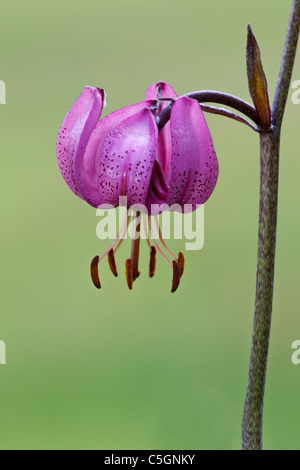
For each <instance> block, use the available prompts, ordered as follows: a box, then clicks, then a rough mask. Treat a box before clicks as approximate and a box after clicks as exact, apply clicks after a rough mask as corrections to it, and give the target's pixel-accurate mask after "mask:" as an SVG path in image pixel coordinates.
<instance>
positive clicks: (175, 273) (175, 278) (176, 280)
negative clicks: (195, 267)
mask: <svg viewBox="0 0 300 470" xmlns="http://www.w3.org/2000/svg"><path fill="white" fill-rule="evenodd" d="M179 282H180V268H179V264H178V262H177V261H175V260H174V261H173V281H172V290H171V292H172V294H173V293H174V292H176V290H177V288H178V286H179Z"/></svg>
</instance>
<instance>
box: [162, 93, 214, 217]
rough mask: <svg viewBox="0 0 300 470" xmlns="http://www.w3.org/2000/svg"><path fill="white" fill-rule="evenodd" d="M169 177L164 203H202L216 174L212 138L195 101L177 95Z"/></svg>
mask: <svg viewBox="0 0 300 470" xmlns="http://www.w3.org/2000/svg"><path fill="white" fill-rule="evenodd" d="M170 125H171V136H172V178H171V187H170V191H169V195H168V199H167V204H168V205H169V206H171V205H172V204H176V203H177V204H180V205H181V206H182V207H183V206H184V204H192V205H193V210H195V209H196V205H197V204H204V203H205V201H207V199H208V198H209V197H210V195H211V193H212V192H213V190H214V188H215V185H216V182H217V179H218V173H219V167H218V160H217V156H216V153H215V149H214V146H213V141H212V138H211V135H210V132H209V129H208V126H207V124H206V121H205V118H204V115H203V112H202V110H201V107H200V106H199V103H198V102H197V101H195V100H193V99H190V98H186V97H183V98H179V99H178V100H177V101H176V102H175V104H174V106H173V108H172V112H171V119H170Z"/></svg>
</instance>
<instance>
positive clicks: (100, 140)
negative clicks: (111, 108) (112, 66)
mask: <svg viewBox="0 0 300 470" xmlns="http://www.w3.org/2000/svg"><path fill="white" fill-rule="evenodd" d="M155 103H156V102H154V101H142V102H141V103H137V104H134V105H132V106H127V107H126V108H123V109H119V110H117V111H115V112H114V113H111V114H108V115H107V116H105V117H104V118H102V119H100V121H99V122H98V123H97V125H96V127H95V129H94V130H93V132H92V134H91V136H90V139H89V141H88V144H87V146H86V149H85V152H84V155H83V159H82V160H81V161H79V160H77V161H76V166H75V176H76V181H77V182H78V187H79V190H80V192H81V194H82V195H83V197H84V199H85V200H86V201H87V202H88V203H89V204H90V205H91V206H93V207H98V206H99V205H100V204H102V203H103V201H102V199H101V197H100V193H99V170H100V165H99V162H100V157H101V152H102V147H103V144H104V141H105V138H106V136H107V134H108V133H109V131H111V129H112V128H113V127H114V126H115V125H116V124H118V123H119V122H121V121H123V120H124V119H126V118H128V117H129V116H132V115H133V114H135V113H138V112H139V111H141V110H142V109H144V108H145V107H149V108H150V107H151V106H154V105H155Z"/></svg>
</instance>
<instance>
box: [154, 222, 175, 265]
mask: <svg viewBox="0 0 300 470" xmlns="http://www.w3.org/2000/svg"><path fill="white" fill-rule="evenodd" d="M154 220H155V224H156V228H157V231H158V235H159V239H160V241H161V244H162V246H163V247H164V248H165V249H166V250H167V252H168V253H169V254H170V255H171V256H172V258H173V259H174V260H175V261H178V259H177V258H176V256H175V255H174V254H173V253H172V251H171V250H170V248H169V247H168V246H167V244H166V242H165V240H164V239H163V236H162V233H161V230H160V226H159V220H158V216H157V215H155V216H154Z"/></svg>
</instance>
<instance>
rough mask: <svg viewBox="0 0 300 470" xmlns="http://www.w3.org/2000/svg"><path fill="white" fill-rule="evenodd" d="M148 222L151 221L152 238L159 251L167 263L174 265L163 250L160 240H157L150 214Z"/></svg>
mask: <svg viewBox="0 0 300 470" xmlns="http://www.w3.org/2000/svg"><path fill="white" fill-rule="evenodd" d="M148 223H149V228H150V233H151V238H152V240H153V243H154V245H155V246H156V248H157V249H158V251H159V253H160V254H161V255H162V257H163V258H164V259H165V260H166V261H167V263H168V264H169V265H170V266H171V267H172V263H171V261H170V260H169V258H168V257H167V256H166V255H165V253H164V252H163V250H162V249H161V247H160V246H159V244H158V241H157V240H156V238H155V235H154V233H153V229H152V225H151V219H150V216H148Z"/></svg>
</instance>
